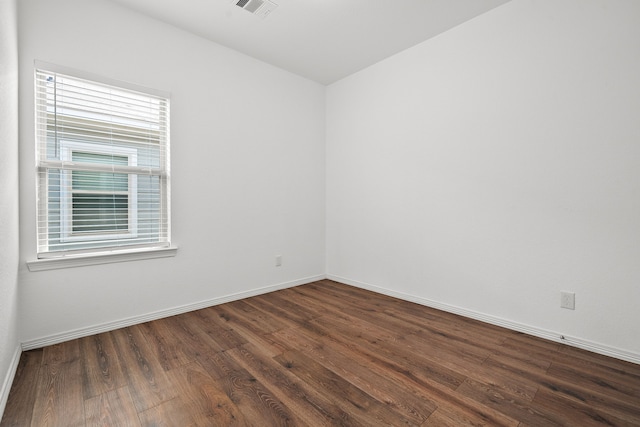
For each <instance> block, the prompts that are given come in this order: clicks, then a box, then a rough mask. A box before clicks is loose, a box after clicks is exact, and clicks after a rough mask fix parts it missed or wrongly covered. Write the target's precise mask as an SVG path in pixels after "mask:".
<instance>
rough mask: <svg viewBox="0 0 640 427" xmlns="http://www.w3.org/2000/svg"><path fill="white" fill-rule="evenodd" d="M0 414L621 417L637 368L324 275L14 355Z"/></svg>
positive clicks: (36, 417) (632, 401)
mask: <svg viewBox="0 0 640 427" xmlns="http://www.w3.org/2000/svg"><path fill="white" fill-rule="evenodd" d="M0 425H1V426H2V427H5V426H29V425H31V426H38V427H41V426H65V427H69V426H94V425H100V426H180V427H183V426H236V425H237V426H261V427H262V426H285V425H291V426H325V425H326V426H335V425H349V426H350V425H358V426H382V425H392V426H400V425H408V426H463V425H490V426H499V425H507V426H557V425H566V426H578V427H582V426H601V425H605V426H630V425H640V365H635V364H632V363H627V362H623V361H619V360H615V359H612V358H608V357H605V356H601V355H597V354H592V353H589V352H586V351H582V350H578V349H575V348H572V347H568V346H564V345H561V344H557V343H554V342H549V341H544V340H541V339H537V338H533V337H530V336H526V335H523V334H520V333H517V332H513V331H509V330H506V329H502V328H499V327H496V326H492V325H487V324H483V323H481V322H477V321H473V320H470V319H465V318H462V317H459V316H456V315H453V314H449V313H444V312H441V311H437V310H433V309H430V308H426V307H423V306H420V305H416V304H412V303H409V302H405V301H400V300H397V299H393V298H390V297H387V296H383V295H378V294H375V293H372V292H368V291H364V290H360V289H356V288H352V287H349V286H346V285H342V284H338V283H335V282H332V281H321V282H316V283H312V284H308V285H304V286H298V287H295V288H291V289H287V290H283V291H278V292H274V293H270V294H266V295H261V296H257V297H253V298H249V299H246V300H242V301H236V302H232V303H228V304H223V305H219V306H215V307H211V308H207V309H204V310H199V311H195V312H191V313H187V314H182V315H179V316H174V317H170V318H166V319H162V320H157V321H153V322H148V323H144V324H141V325H137V326H132V327H128V328H124V329H119V330H116V331H113V332H108V333H103V334H99V335H95V336H91V337H87V338H82V339H77V340H74V341H69V342H66V343H63V344H58V345H54V346H50V347H46V348H44V349H39V350H32V351H28V352H25V353H23V354H22V358H21V359H20V366H19V369H18V372H17V374H16V378H15V381H14V383H13V387H12V389H11V393H10V396H9V401H8V404H7V407H6V410H5V413H4V417H3V419H2V422H1V423H0Z"/></svg>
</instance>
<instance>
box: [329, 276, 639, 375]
mask: <svg viewBox="0 0 640 427" xmlns="http://www.w3.org/2000/svg"><path fill="white" fill-rule="evenodd" d="M327 279H330V280H334V281H336V282H340V283H344V284H346V285H350V286H354V287H356V288H361V289H366V290H369V291H372V292H377V293H379V294H384V295H388V296H391V297H394V298H398V299H401V300H404V301H410V302H414V303H416V304H420V305H424V306H427V307H431V308H435V309H437V310H442V311H446V312H449V313H453V314H458V315H460V316H463V317H468V318H470V319H475V320H479V321H481V322H485V323H490V324H492V325H496V326H501V327H503V328H507V329H511V330H513V331H517V332H522V333H525V334H527V335H533V336H535V337H539V338H544V339H547V340H550V341H555V342H559V343H562V344H566V345H570V346H572V347H577V348H581V349H583V350H588V351H591V352H593V353H598V354H602V355H605V356H610V357H615V358H616V359H620V360H626V361H627V362H632V363H637V364H640V354H637V353H632V352H629V351H626V350H622V349H619V348H615V347H611V346H607V345H603V344H600V343H596V342H592V341H588V340H584V339H581V338H577V337H570V336H567V335H564V334H561V333H558V332H554V331H548V330H546V329H542V328H537V327H535V326H530V325H525V324H522V323H518V322H513V321H511V320H506V319H502V318H500V317H496V316H491V315H488V314H484V313H479V312H476V311H472V310H467V309H464V308H460V307H456V306H452V305H449V304H444V303H441V302H437V301H433V300H430V299H426V298H422V297H417V296H415V295H409V294H405V293H402V292H397V291H392V290H390V289H386V288H382V287H379V286H375V285H371V284H369V283H363V282H359V281H357V280H351V279H347V278H345V277H339V276H334V275H330V274H329V275H327Z"/></svg>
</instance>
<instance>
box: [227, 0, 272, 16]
mask: <svg viewBox="0 0 640 427" xmlns="http://www.w3.org/2000/svg"><path fill="white" fill-rule="evenodd" d="M233 1H234V3H235V4H236V6H238V7H241V8H242V9H244V10H246V11H247V12H250V13H252V14H254V15H258V16H262V17H265V16H267V15H269V14H270V13H271V12H272V11H273V10H274V9H275V8H276V7H278V5H277V4H275V3H274V2H272V1H270V0H233Z"/></svg>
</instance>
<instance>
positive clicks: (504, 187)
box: [327, 0, 640, 361]
mask: <svg viewBox="0 0 640 427" xmlns="http://www.w3.org/2000/svg"><path fill="white" fill-rule="evenodd" d="M639 23H640V2H638V1H636V0H615V1H612V0H545V1H540V0H513V1H512V2H510V3H507V4H505V5H503V6H501V7H499V8H497V9H495V10H493V11H491V12H489V13H487V14H484V15H482V16H480V17H478V18H476V19H474V20H472V21H470V22H468V23H465V24H463V25H461V26H459V27H457V28H454V29H453V30H451V31H449V32H446V33H444V34H442V35H440V36H438V37H436V38H434V39H432V40H429V41H426V42H424V43H422V44H420V45H418V46H416V47H414V48H411V49H409V50H407V51H405V52H403V53H401V54H399V55H396V56H394V57H392V58H390V59H388V60H385V61H383V62H381V63H379V64H376V65H375V66H373V67H370V68H368V69H366V70H364V71H362V72H360V73H357V74H355V75H353V76H351V77H348V78H346V79H344V80H342V81H340V82H338V83H335V84H333V85H332V86H330V87H329V88H328V95H327V96H328V98H327V194H328V196H327V242H328V243H327V272H328V274H329V275H330V277H335V278H339V279H342V280H346V281H348V282H350V283H354V284H360V285H362V286H367V287H372V286H376V287H379V288H382V289H383V290H386V291H389V292H391V293H395V294H403V295H405V296H407V297H410V298H414V299H416V300H422V301H426V302H435V303H438V304H442V305H447V306H449V307H451V308H454V309H462V310H465V311H468V312H470V313H475V314H477V315H478V316H479V317H482V316H487V317H489V318H493V319H494V320H505V321H506V322H507V323H511V324H513V325H522V326H523V327H524V328H531V329H532V330H537V331H539V332H544V331H551V332H552V333H554V334H556V333H557V334H558V335H556V336H558V337H559V334H565V335H567V336H568V337H569V339H570V340H574V342H580V341H582V343H583V344H586V343H589V344H595V346H596V347H597V346H601V347H602V348H608V349H611V350H614V351H613V352H614V353H615V351H617V350H620V351H621V354H628V355H630V356H631V357H636V360H638V361H640V339H639V338H640V307H639V306H638V302H639V301H640V261H639V260H640V244H639V242H640V79H639V77H638V76H640V25H639ZM561 290H569V291H574V292H576V310H575V311H569V310H566V309H561V308H560V291H561Z"/></svg>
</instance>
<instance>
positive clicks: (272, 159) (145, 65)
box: [19, 0, 325, 342]
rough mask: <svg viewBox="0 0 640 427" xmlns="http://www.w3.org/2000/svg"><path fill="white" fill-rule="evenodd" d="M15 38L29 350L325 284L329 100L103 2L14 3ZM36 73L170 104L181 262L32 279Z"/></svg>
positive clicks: (309, 86)
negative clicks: (67, 70)
mask: <svg viewBox="0 0 640 427" xmlns="http://www.w3.org/2000/svg"><path fill="white" fill-rule="evenodd" d="M19 30H20V33H19V36H20V39H19V42H20V45H19V46H20V66H21V70H20V78H21V85H20V99H21V101H22V102H21V107H20V112H21V120H20V129H21V140H20V145H21V148H20V150H21V151H20V154H21V174H20V178H21V187H20V195H21V203H20V209H21V220H22V222H21V251H20V261H21V264H20V265H21V275H20V284H21V291H22V293H21V298H22V303H21V313H20V319H21V331H22V340H23V341H25V342H29V341H33V340H36V341H37V340H38V339H40V338H43V337H51V336H55V335H56V334H66V333H68V332H70V331H73V330H75V329H85V328H90V327H93V326H96V325H105V324H111V323H112V322H117V321H119V320H122V319H126V318H129V317H136V316H142V315H146V314H149V313H153V312H156V311H162V310H167V309H171V308H173V307H179V306H182V305H190V304H194V303H198V302H201V301H209V300H215V299H219V298H224V297H227V296H230V295H233V294H236V293H242V292H253V291H256V290H257V289H259V288H262V287H267V286H276V287H277V286H280V285H283V286H288V285H290V284H292V283H297V282H300V281H302V282H304V281H308V280H310V279H309V278H315V277H318V276H319V275H320V276H321V275H323V274H324V253H325V248H324V221H325V218H324V206H325V200H324V185H325V176H324V173H325V164H324V141H325V135H324V132H325V121H324V119H325V117H324V112H325V103H324V101H325V88H324V87H323V86H321V85H319V84H317V83H314V82H311V81H309V80H305V79H303V78H300V77H297V76H295V75H293V74H290V73H288V72H285V71H283V70H280V69H277V68H274V67H272V66H269V65H266V64H264V63H261V62H259V61H256V60H254V59H251V58H249V57H247V56H244V55H241V54H239V53H237V52H234V51H231V50H229V49H226V48H224V47H221V46H219V45H216V44H214V43H211V42H208V41H205V40H204V39H201V38H198V37H196V36H193V35H190V34H188V33H185V32H182V31H180V30H178V29H176V28H174V27H170V26H168V25H165V24H163V23H160V22H158V21H155V20H152V19H149V18H146V17H144V16H142V15H139V14H137V13H135V12H132V11H129V10H127V9H125V8H122V7H120V6H118V5H116V4H115V3H111V2H107V1H104V0H91V1H86V0H21V1H20V5H19ZM36 59H37V60H41V61H46V62H50V63H54V64H58V65H62V66H65V67H71V68H74V69H79V70H82V71H84V72H88V73H94V74H98V75H102V76H105V77H108V78H111V79H118V80H122V81H126V82H130V83H134V84H138V85H142V86H146V87H151V88H155V89H159V90H165V91H169V92H171V113H172V116H171V150H172V151H171V160H172V165H171V166H172V206H173V241H174V243H175V244H176V245H177V246H179V248H180V249H179V251H178V255H177V256H176V257H175V258H165V259H158V260H147V261H135V262H126V263H122V264H109V265H100V266H91V267H80V268H72V269H65V270H53V271H44V272H29V271H27V269H26V266H25V262H26V261H28V260H32V259H35V256H36V255H35V251H36V246H35V227H34V224H35V206H36V201H35V182H34V160H33V159H34V136H33V135H34V128H33V108H34V107H33V101H32V100H33V83H32V79H33V61H34V60H36ZM279 254H281V255H283V266H282V267H279V268H276V267H275V256H276V255H279Z"/></svg>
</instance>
